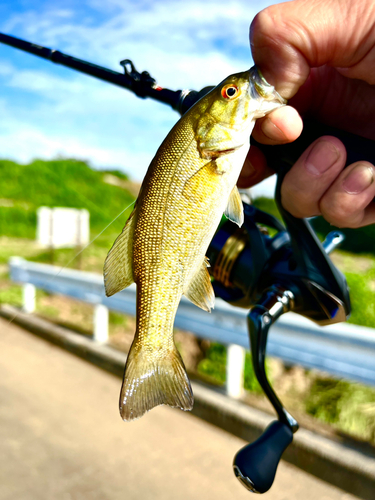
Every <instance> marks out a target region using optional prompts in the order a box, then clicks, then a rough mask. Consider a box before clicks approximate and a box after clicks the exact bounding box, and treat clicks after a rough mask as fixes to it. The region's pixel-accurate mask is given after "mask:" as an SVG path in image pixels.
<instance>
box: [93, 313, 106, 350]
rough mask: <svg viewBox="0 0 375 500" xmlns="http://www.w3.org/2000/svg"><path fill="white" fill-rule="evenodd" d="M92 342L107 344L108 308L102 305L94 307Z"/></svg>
mask: <svg viewBox="0 0 375 500" xmlns="http://www.w3.org/2000/svg"><path fill="white" fill-rule="evenodd" d="M93 338H94V340H96V341H97V342H103V343H105V342H108V307H106V306H103V304H96V305H95V306H94V336H93Z"/></svg>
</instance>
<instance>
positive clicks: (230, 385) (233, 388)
mask: <svg viewBox="0 0 375 500" xmlns="http://www.w3.org/2000/svg"><path fill="white" fill-rule="evenodd" d="M245 354H246V351H245V349H244V348H243V347H241V346H239V345H234V344H231V345H229V346H228V349H227V385H226V389H227V394H228V396H230V397H231V398H239V397H241V395H242V391H243V383H244V370H245Z"/></svg>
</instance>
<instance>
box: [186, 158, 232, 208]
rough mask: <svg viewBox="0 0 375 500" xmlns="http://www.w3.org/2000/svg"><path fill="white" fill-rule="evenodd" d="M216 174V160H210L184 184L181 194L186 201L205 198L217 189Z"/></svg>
mask: <svg viewBox="0 0 375 500" xmlns="http://www.w3.org/2000/svg"><path fill="white" fill-rule="evenodd" d="M223 173H224V172H218V165H217V162H216V160H211V161H209V162H207V163H206V164H205V165H203V166H202V167H201V168H199V169H198V170H197V171H196V172H195V173H194V174H193V175H192V176H191V177H190V178H189V179H188V180H187V181H186V182H185V185H184V188H183V191H182V194H183V195H184V196H185V197H186V198H188V199H194V198H196V197H199V196H204V197H206V196H207V195H206V193H207V192H209V191H210V190H213V189H215V188H217V182H218V175H221V174H223Z"/></svg>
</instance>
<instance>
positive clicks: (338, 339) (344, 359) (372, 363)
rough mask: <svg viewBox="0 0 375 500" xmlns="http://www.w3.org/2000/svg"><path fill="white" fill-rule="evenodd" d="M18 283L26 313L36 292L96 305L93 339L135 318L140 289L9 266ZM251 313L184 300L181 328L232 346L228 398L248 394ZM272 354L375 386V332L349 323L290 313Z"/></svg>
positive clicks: (16, 261) (41, 267)
mask: <svg viewBox="0 0 375 500" xmlns="http://www.w3.org/2000/svg"><path fill="white" fill-rule="evenodd" d="M9 266H10V275H11V278H12V280H13V281H15V282H18V283H22V284H23V285H24V289H23V310H24V311H25V312H33V311H34V310H35V294H36V288H40V289H43V290H45V291H48V292H51V293H55V294H61V295H67V296H69V297H73V298H75V299H77V300H81V301H83V302H87V303H90V304H92V305H93V306H94V332H93V338H94V340H96V341H98V342H106V341H107V339H108V310H109V309H110V310H113V311H117V312H121V313H125V314H130V315H135V286H134V285H132V286H130V287H129V288H127V289H125V290H123V291H122V292H120V293H118V294H116V295H115V296H113V297H106V295H105V292H104V286H103V278H102V276H101V275H99V274H95V273H88V272H82V271H76V270H72V269H63V270H61V269H60V268H58V267H56V266H51V265H47V264H37V263H34V262H28V261H26V260H24V259H22V258H20V257H12V258H11V259H10V261H9ZM246 315H247V311H246V310H243V309H240V308H236V307H232V306H230V305H229V304H227V303H225V302H224V301H222V300H220V299H217V300H216V304H215V309H214V311H213V312H212V313H211V314H208V313H207V312H205V311H203V310H201V309H199V308H198V307H196V306H195V305H193V304H192V303H191V302H189V301H188V300H187V299H186V298H184V297H183V298H182V300H181V303H180V306H179V308H178V311H177V315H176V320H175V326H176V327H177V328H181V329H183V330H187V331H189V332H192V333H194V334H195V335H196V336H197V337H199V338H204V339H208V340H212V341H216V342H219V343H221V344H224V345H226V346H227V349H228V356H227V393H228V395H230V396H231V397H239V396H240V395H241V393H242V390H243V371H244V363H245V352H246V350H247V349H248V347H249V340H248V333H247V324H246ZM267 354H268V355H269V356H274V357H277V358H280V359H282V360H283V361H284V362H285V363H287V364H291V365H301V366H303V367H305V368H316V369H318V370H322V371H325V372H328V373H330V374H332V375H335V376H338V377H343V378H346V379H349V380H356V381H360V382H363V383H365V384H369V385H375V330H374V329H371V328H364V327H359V326H355V325H349V324H343V323H341V324H338V325H331V326H326V327H323V328H322V327H319V326H317V325H315V324H314V323H312V322H311V321H309V320H307V319H305V318H302V317H301V316H298V315H296V314H293V313H288V314H286V315H285V316H283V317H282V318H280V319H279V320H278V322H277V323H276V324H275V325H273V326H272V328H271V331H270V334H269V341H268V347H267Z"/></svg>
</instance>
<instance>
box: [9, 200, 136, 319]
mask: <svg viewBox="0 0 375 500" xmlns="http://www.w3.org/2000/svg"><path fill="white" fill-rule="evenodd" d="M135 201H136V200H134V201H132V202H131V203H130V205H128V206H127V207H126V208H124V210H122V212H120V213H119V214H118V215H117V216H116V217H115V218H114V219H112V221H111V222H110V223H109V224H107V226H106V227H105V228H104V229H103V230H102V231H101V232H100V233H99V234H97V235H96V236H95V238H93V239H92V240H91V241H90V242H89V243H88V244H87V245H86V246H85V247H84V248H82V249H81V250H80V251H79V252H78V253H77V254H76V255H74V257H72V258H71V259H70V260H69V261H68V262H67V263H66V264H65V265H64V266H63V267H61V268H60V269H59V270H58V272H57V273H56V274H55V275H54V276H51V278H49V279H47V280H46V281H44V282H43V283H42V286H43V285H46V284H47V283H50V282H52V281H53V280H54V279H55V278H57V276H59V274H60V273H61V271H63V270H64V269H66V268H67V267H68V266H69V264H71V263H72V262H73V261H74V260H75V259H76V258H77V257H78V255H80V254H81V253H82V252H84V251H85V250H86V249H87V248H88V247H89V246H90V245H91V244H92V243H94V241H95V240H97V239H98V238H99V236H101V235H102V234H103V233H104V232H105V231H106V230H107V229H108V228H109V226H111V225H112V224H113V223H114V222H115V221H116V220H117V219H118V218H119V217H121V215H122V214H123V213H124V212H126V211H127V210H128V209H129V208H130V207H131V206H132V205H134V203H135ZM35 298H36V292H35V294H34V296H33V299H35ZM19 314H20V312H17V313H16V314H15V315H14V316H13V317H12V318H11V319H9V320H8V325H9V324H10V323H12V322H13V321H14V320H15V319H16V318H17V317H18V316H19Z"/></svg>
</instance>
